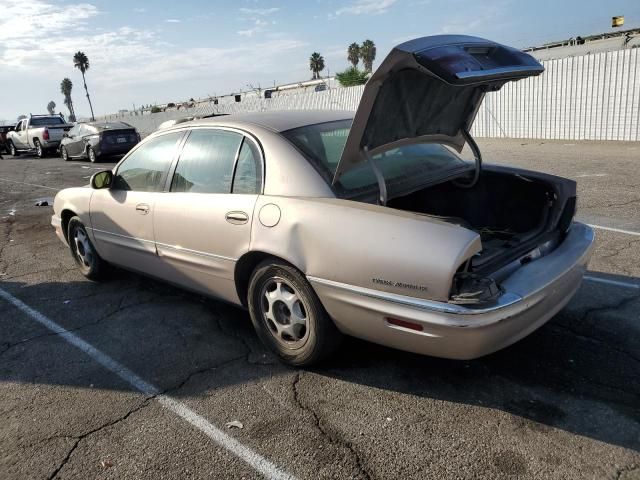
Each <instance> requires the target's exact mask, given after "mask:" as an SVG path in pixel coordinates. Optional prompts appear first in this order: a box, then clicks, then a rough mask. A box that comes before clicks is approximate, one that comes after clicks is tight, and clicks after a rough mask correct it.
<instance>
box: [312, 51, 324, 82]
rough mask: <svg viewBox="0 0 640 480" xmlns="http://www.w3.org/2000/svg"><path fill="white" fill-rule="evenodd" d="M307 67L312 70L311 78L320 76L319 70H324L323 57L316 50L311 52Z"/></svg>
mask: <svg viewBox="0 0 640 480" xmlns="http://www.w3.org/2000/svg"><path fill="white" fill-rule="evenodd" d="M309 69H310V70H311V71H312V72H313V79H314V80H315V79H316V78H320V72H321V71H322V70H324V58H323V57H322V55H320V54H319V53H318V52H313V53H312V54H311V56H310V57H309Z"/></svg>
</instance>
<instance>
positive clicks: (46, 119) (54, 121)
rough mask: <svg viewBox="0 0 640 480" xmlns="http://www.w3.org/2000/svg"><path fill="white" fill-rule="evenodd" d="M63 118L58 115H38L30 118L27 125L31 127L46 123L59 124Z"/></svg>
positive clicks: (62, 121) (41, 125)
mask: <svg viewBox="0 0 640 480" xmlns="http://www.w3.org/2000/svg"><path fill="white" fill-rule="evenodd" d="M63 123H64V120H62V118H60V117H38V118H32V119H31V121H30V122H29V125H30V126H32V127H43V126H46V125H61V124H63Z"/></svg>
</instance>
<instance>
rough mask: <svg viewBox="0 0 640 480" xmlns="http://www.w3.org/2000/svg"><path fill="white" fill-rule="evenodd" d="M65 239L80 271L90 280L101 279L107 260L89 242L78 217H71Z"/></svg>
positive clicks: (104, 272)
mask: <svg viewBox="0 0 640 480" xmlns="http://www.w3.org/2000/svg"><path fill="white" fill-rule="evenodd" d="M67 239H68V243H69V248H70V249H71V255H72V256H73V259H74V260H75V262H76V265H78V268H79V269H80V273H82V275H84V276H85V277H87V278H88V279H90V280H101V279H102V278H104V276H105V274H106V270H107V262H105V261H104V260H102V258H100V255H98V252H96V249H95V247H94V246H93V244H92V243H91V240H90V239H89V236H88V235H87V230H86V229H85V228H84V225H83V224H82V221H81V220H80V217H72V218H71V220H69V226H68V227H67Z"/></svg>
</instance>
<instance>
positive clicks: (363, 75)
mask: <svg viewBox="0 0 640 480" xmlns="http://www.w3.org/2000/svg"><path fill="white" fill-rule="evenodd" d="M336 78H337V79H338V82H340V85H342V86H343V87H354V86H356V85H364V84H365V83H367V80H368V78H369V74H368V73H367V72H364V71H362V70H359V69H357V68H356V67H349V68H347V69H346V70H345V71H344V72H340V73H336Z"/></svg>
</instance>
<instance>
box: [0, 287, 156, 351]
mask: <svg viewBox="0 0 640 480" xmlns="http://www.w3.org/2000/svg"><path fill="white" fill-rule="evenodd" d="M126 298H127V297H126V296H123V297H122V298H121V299H120V302H119V303H118V306H117V307H116V309H115V310H112V311H111V312H109V313H106V314H105V315H102V316H101V317H100V318H98V319H97V320H94V321H92V322H88V323H83V324H82V325H80V326H78V327H75V328H65V330H64V333H67V332H77V331H78V330H82V329H84V328H87V327H92V326H94V325H97V324H99V323H101V322H103V321H104V320H106V319H108V318H110V317H113V316H114V315H117V314H118V313H120V312H122V311H124V310H127V309H129V308H133V307H138V306H140V305H145V304H147V303H151V302H153V301H162V300H158V299H156V298H153V299H147V300H144V301H141V302H138V303H134V304H129V305H123V303H124V300H125V299H126ZM60 333H61V332H48V333H42V334H40V335H34V336H32V337H29V338H25V339H23V340H20V341H18V342H13V343H11V342H8V343H5V345H7V346H6V347H5V348H4V349H3V350H2V351H0V357H1V356H2V355H4V354H5V353H6V352H8V351H9V350H11V349H12V348H14V347H16V346H18V345H23V344H26V343H30V342H32V341H33V340H38V339H40V338H45V337H55V336H58V335H60Z"/></svg>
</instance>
